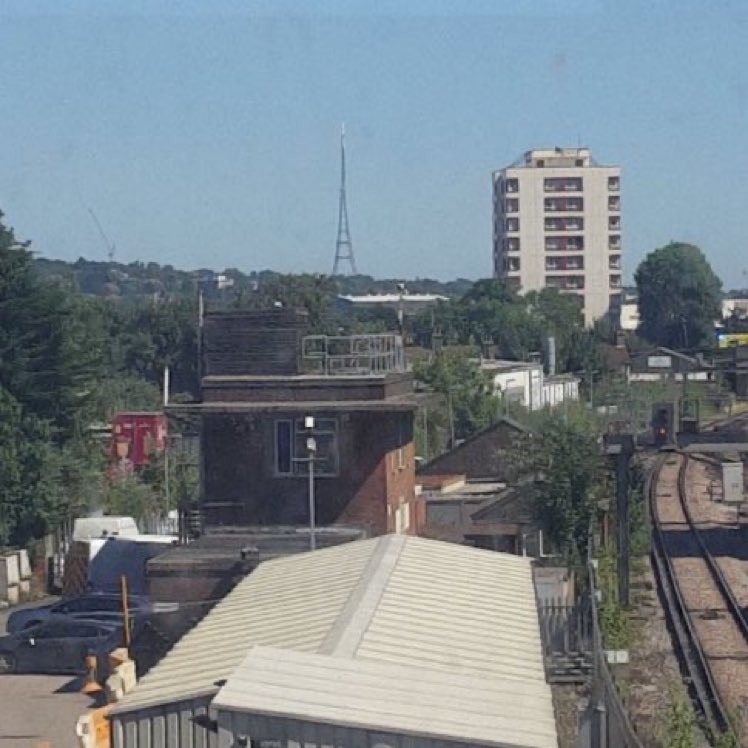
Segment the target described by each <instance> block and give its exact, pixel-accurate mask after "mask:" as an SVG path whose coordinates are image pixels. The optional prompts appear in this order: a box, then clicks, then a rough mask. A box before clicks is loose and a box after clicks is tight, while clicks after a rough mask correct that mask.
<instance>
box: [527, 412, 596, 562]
mask: <svg viewBox="0 0 748 748" xmlns="http://www.w3.org/2000/svg"><path fill="white" fill-rule="evenodd" d="M528 420H529V422H530V425H531V426H530V427H531V429H532V433H531V434H530V435H529V436H528V437H526V439H525V440H524V441H523V442H521V443H520V444H519V445H518V446H517V447H516V448H515V450H514V460H515V462H516V464H517V466H518V470H519V471H520V472H521V473H522V474H530V475H534V476H535V506H536V512H537V514H538V516H539V517H540V519H541V520H542V521H543V524H544V526H545V531H546V533H547V534H548V537H549V538H550V539H551V541H552V543H553V544H554V545H555V546H556V547H557V548H559V549H560V550H561V552H562V553H565V554H566V555H568V556H569V557H571V558H575V559H577V560H580V559H584V558H586V556H587V544H588V537H589V530H590V523H591V520H592V517H593V516H594V512H595V511H596V506H597V503H598V501H599V500H600V498H601V497H602V495H603V493H604V489H605V471H604V465H603V460H602V455H601V449H600V443H599V438H600V437H599V425H598V423H597V421H595V419H594V418H593V417H592V416H591V415H590V414H589V412H587V411H586V410H585V409H584V407H582V406H572V407H566V408H564V409H560V410H559V409H557V410H552V411H541V412H538V413H533V414H531V415H530V418H529V419H528Z"/></svg>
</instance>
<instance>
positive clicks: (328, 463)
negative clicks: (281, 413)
mask: <svg viewBox="0 0 748 748" xmlns="http://www.w3.org/2000/svg"><path fill="white" fill-rule="evenodd" d="M310 437H313V438H314V441H315V443H316V447H317V449H316V451H315V453H314V474H315V475H318V476H322V477H325V476H328V477H334V476H337V475H339V474H340V456H339V449H338V421H337V419H335V418H316V419H315V422H314V428H312V429H308V428H306V427H305V425H304V419H303V418H296V419H291V418H284V419H279V420H277V421H276V422H275V474H276V475H278V476H288V477H293V476H300V475H308V474H309V450H308V449H307V439H309V438H310Z"/></svg>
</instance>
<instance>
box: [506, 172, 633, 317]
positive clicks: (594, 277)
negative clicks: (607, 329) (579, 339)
mask: <svg viewBox="0 0 748 748" xmlns="http://www.w3.org/2000/svg"><path fill="white" fill-rule="evenodd" d="M587 160H588V159H587V158H585V162H587ZM566 162H568V159H567V160H566ZM620 173H621V172H620V169H619V168H618V167H603V166H591V165H590V166H581V167H574V166H571V167H570V166H552V165H550V161H549V160H548V159H547V163H546V167H545V168H539V167H534V166H514V167H507V168H505V169H502V170H501V171H498V172H496V173H495V174H494V266H495V267H494V270H495V275H496V276H497V277H506V278H515V279H516V280H517V281H518V282H519V284H520V286H521V288H522V290H523V291H533V290H540V289H542V288H544V287H545V285H546V278H547V276H549V275H553V276H565V277H569V276H583V277H584V289H583V290H579V291H569V292H568V293H576V294H577V295H579V296H581V297H582V298H583V299H584V318H585V323H586V324H587V325H591V324H592V322H594V320H596V319H598V318H600V317H603V316H605V315H606V314H607V313H608V310H609V308H610V303H611V296H614V297H616V304H618V302H619V300H620V293H621V291H620V288H613V287H611V283H610V276H611V275H616V276H622V273H623V270H622V267H620V268H618V269H611V268H610V257H611V256H615V257H619V258H620V256H621V250H620V249H618V250H611V249H610V248H609V237H610V236H611V235H616V236H620V235H621V230H620V227H619V228H618V229H613V228H611V227H610V223H609V219H610V218H611V217H613V218H616V217H617V218H618V219H619V223H620V215H621V214H620V210H619V211H611V210H610V208H609V202H608V199H609V198H610V197H615V196H618V197H619V198H620V191H611V190H609V188H608V177H618V178H619V181H620ZM549 177H580V178H581V179H582V180H583V189H582V192H568V193H564V192H560V193H559V192H556V193H550V192H546V191H545V188H544V180H545V179H546V178H549ZM506 179H516V180H517V181H518V184H519V190H518V191H517V192H516V193H511V194H504V195H502V194H501V191H500V186H501V182H502V180H506ZM572 196H574V197H576V196H580V197H582V198H583V199H584V206H583V211H581V212H573V213H572V212H553V213H549V212H546V211H545V203H544V201H545V199H546V198H548V197H572ZM506 198H511V199H517V200H518V201H519V209H518V210H517V211H516V212H505V207H506ZM563 216H574V217H576V216H579V217H582V218H583V219H584V229H583V230H581V231H572V230H546V229H545V219H546V218H549V217H563ZM508 218H518V219H519V231H517V232H508V231H507V230H506V219H508ZM547 236H582V237H584V250H583V251H561V252H547V251H546V249H545V238H546V237H547ZM508 237H513V238H518V239H519V243H520V249H519V252H508V253H506V254H505V253H504V249H503V243H504V239H505V238H508ZM571 256H579V257H583V258H584V270H581V271H580V270H560V271H559V270H554V271H551V270H547V269H546V258H547V257H571ZM505 257H507V258H508V257H517V258H519V262H520V267H519V270H517V271H507V270H506V269H505V267H504V258H505Z"/></svg>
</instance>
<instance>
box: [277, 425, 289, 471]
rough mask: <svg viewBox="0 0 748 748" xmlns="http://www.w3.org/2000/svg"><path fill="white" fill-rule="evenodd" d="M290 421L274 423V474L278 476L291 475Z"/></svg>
mask: <svg viewBox="0 0 748 748" xmlns="http://www.w3.org/2000/svg"><path fill="white" fill-rule="evenodd" d="M292 425H293V422H292V421H276V422H275V472H276V473H278V474H279V475H291V473H292V472H293V463H292V461H291V443H292V440H291V432H292Z"/></svg>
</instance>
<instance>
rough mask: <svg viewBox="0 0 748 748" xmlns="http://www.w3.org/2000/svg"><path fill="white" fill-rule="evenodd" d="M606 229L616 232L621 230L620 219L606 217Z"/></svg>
mask: <svg viewBox="0 0 748 748" xmlns="http://www.w3.org/2000/svg"><path fill="white" fill-rule="evenodd" d="M608 228H609V229H611V230H613V231H618V229H620V228H621V219H620V218H619V217H618V216H608Z"/></svg>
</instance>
